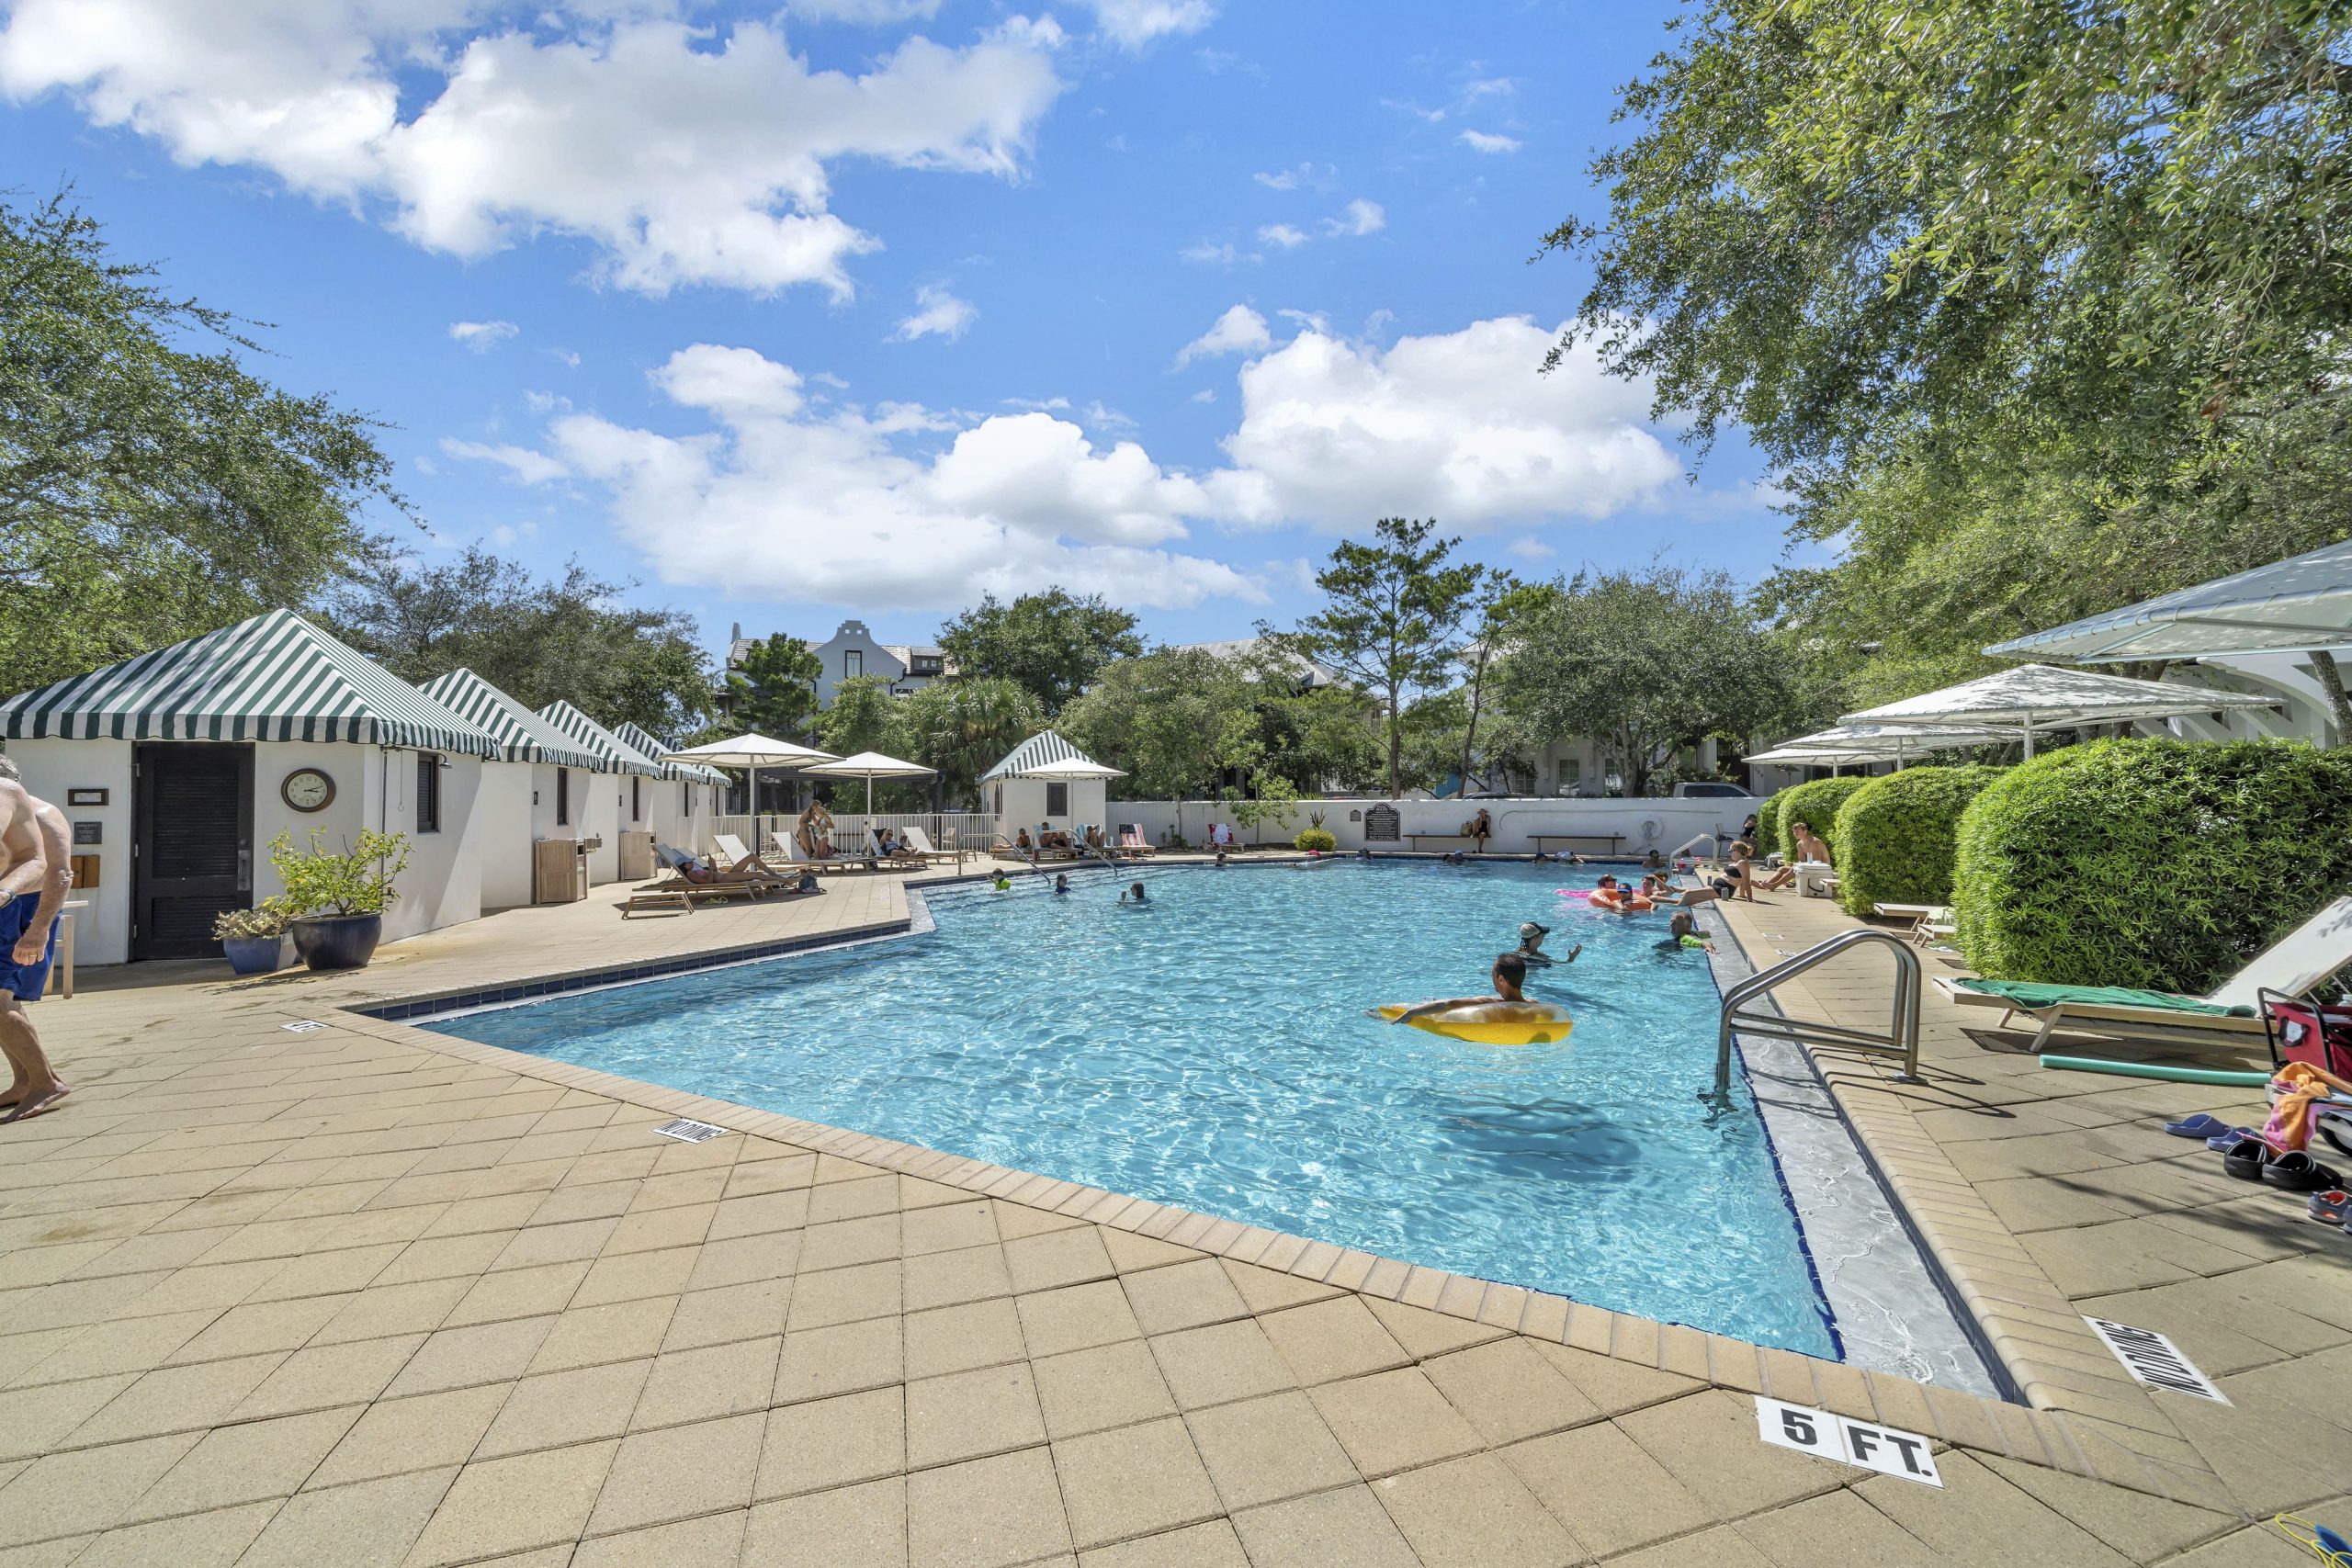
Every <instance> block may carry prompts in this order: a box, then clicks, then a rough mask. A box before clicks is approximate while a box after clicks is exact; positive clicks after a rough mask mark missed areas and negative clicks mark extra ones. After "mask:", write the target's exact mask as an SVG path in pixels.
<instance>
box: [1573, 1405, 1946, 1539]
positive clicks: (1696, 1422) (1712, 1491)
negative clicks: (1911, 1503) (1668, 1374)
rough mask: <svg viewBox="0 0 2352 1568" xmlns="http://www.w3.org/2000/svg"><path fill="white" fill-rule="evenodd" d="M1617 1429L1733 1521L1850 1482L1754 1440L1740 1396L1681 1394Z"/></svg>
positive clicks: (1828, 1466)
mask: <svg viewBox="0 0 2352 1568" xmlns="http://www.w3.org/2000/svg"><path fill="white" fill-rule="evenodd" d="M1661 1375H1663V1374H1661ZM1616 1424H1617V1426H1618V1427H1619V1428H1620V1429H1621V1430H1623V1432H1624V1434H1625V1435H1626V1436H1627V1437H1629V1438H1633V1439H1634V1442H1636V1443H1638V1444H1640V1445H1641V1446H1642V1448H1643V1450H1645V1452H1647V1453H1648V1454H1649V1456H1650V1457H1651V1458H1652V1459H1655V1460H1656V1461H1657V1462H1658V1463H1659V1464H1660V1465H1661V1466H1663V1467H1664V1468H1665V1469H1666V1470H1667V1472H1668V1473H1669V1474H1671V1475H1672V1476H1673V1477H1674V1478H1675V1479H1676V1480H1677V1481H1679V1482H1680V1483H1682V1484H1683V1485H1684V1486H1686V1487H1688V1488H1690V1489H1691V1492H1693V1493H1694V1494H1697V1495H1702V1496H1703V1497H1705V1498H1706V1499H1707V1500H1708V1501H1709V1502H1710V1503H1711V1504H1713V1505H1714V1506H1721V1507H1724V1508H1726V1509H1728V1510H1729V1511H1730V1512H1732V1513H1733V1514H1735V1515H1745V1514H1749V1513H1753V1512H1755V1511H1756V1510H1758V1509H1759V1508H1770V1507H1778V1506H1781V1505H1782V1504H1785V1503H1793V1502H1795V1501H1796V1500H1797V1499H1798V1498H1800V1497H1809V1496H1812V1495H1814V1494H1815V1493H1818V1492H1826V1491H1828V1490H1829V1489H1830V1488H1832V1487H1835V1486H1841V1485H1844V1484H1845V1483H1847V1482H1848V1481H1849V1480H1851V1479H1852V1472H1850V1471H1849V1470H1848V1468H1847V1467H1846V1466H1844V1465H1842V1464H1838V1463H1836V1462H1834V1461H1829V1460H1823V1459H1815V1458H1814V1457H1812V1456H1811V1455H1809V1454H1800V1453H1794V1452H1792V1451H1791V1450H1787V1449H1780V1448H1774V1447H1772V1446H1771V1445H1770V1444H1769V1443H1761V1442H1758V1441H1757V1439H1756V1408H1755V1404H1754V1402H1753V1401H1752V1400H1750V1399H1749V1398H1747V1396H1746V1395H1744V1394H1733V1393H1725V1392H1723V1391H1721V1390H1711V1391H1707V1392H1702V1393H1690V1394H1685V1395H1683V1396H1682V1397H1681V1398H1679V1399H1676V1400H1671V1401H1669V1402H1668V1403H1667V1404H1653V1405H1649V1406H1646V1407H1645V1408H1643V1409H1640V1410H1634V1411H1631V1412H1628V1413H1627V1414H1625V1415H1623V1416H1618V1417H1616ZM1904 1484H1906V1485H1907V1484H1910V1483H1904Z"/></svg>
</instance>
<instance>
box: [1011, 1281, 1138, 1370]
mask: <svg viewBox="0 0 2352 1568" xmlns="http://www.w3.org/2000/svg"><path fill="white" fill-rule="evenodd" d="M1013 1304H1014V1306H1015V1307H1017V1308H1018V1309H1019V1311H1020V1314H1021V1336H1022V1338H1023V1340H1024V1341H1025V1342H1026V1343H1027V1345H1028V1347H1029V1353H1030V1354H1031V1355H1032V1356H1055V1355H1059V1354H1061V1353H1062V1352H1063V1351H1065V1350H1083V1349H1086V1348H1089V1347H1091V1346H1095V1345H1108V1344H1110V1343H1111V1342H1112V1341H1114V1340H1117V1339H1140V1338H1142V1337H1143V1329H1142V1326H1141V1325H1138V1324H1137V1323H1136V1314H1134V1312H1133V1311H1131V1310H1130V1309H1129V1308H1128V1305H1127V1297H1126V1292H1124V1291H1123V1290H1121V1289H1120V1287H1119V1284H1118V1281H1116V1280H1097V1281H1095V1282H1094V1283H1092V1284H1088V1285H1069V1286H1065V1287H1063V1288H1062V1289H1060V1290H1057V1291H1037V1292H1031V1293H1029V1294H1026V1295H1022V1296H1019V1297H1016V1298H1014V1302H1013Z"/></svg>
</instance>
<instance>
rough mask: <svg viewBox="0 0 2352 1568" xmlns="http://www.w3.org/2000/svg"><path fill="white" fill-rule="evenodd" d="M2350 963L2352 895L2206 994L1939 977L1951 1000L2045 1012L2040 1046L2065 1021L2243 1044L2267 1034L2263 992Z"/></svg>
mask: <svg viewBox="0 0 2352 1568" xmlns="http://www.w3.org/2000/svg"><path fill="white" fill-rule="evenodd" d="M2347 964H2352V897H2347V898H2338V899H2336V900H2335V902H2334V903H2331V904H2329V905H2328V906H2327V907H2326V908H2323V909H2321V910H2320V911H2319V912H2318V913H2317V914H2315V915H2313V916H2312V918H2311V919H2308V920H2305V921H2304V922H2303V923H2302V924H2301V925H2300V926H2297V927H2296V928H2295V929H2294V930H2293V931H2289V932H2288V933H2287V934H2286V935H2285V936H2283V937H2280V938H2279V939H2278V941H2277V942H2272V943H2271V944H2270V945H2269V946H2268V947H2267V948H2266V949H2264V950H2263V951H2262V952H2261V953H2256V955H2255V957H2254V958H2253V960H2252V961H2251V962H2249V963H2248V964H2246V966H2245V968H2243V969H2241V970H2239V971H2238V972H2237V973H2236V974H2235V975H2233V976H2230V977H2229V978H2228V979H2227V980H2225V981H2223V982H2222V984H2221V985H2219V986H2217V987H2214V988H2213V990H2212V991H2211V993H2210V994H2208V995H2206V996H2202V997H2184V996H2178V995H2176V994H2174V993H2172V992H2170V991H2143V990H2135V989H2132V988H2130V987H2121V986H2049V985H2039V984H2035V983H2033V982H2030V981H2021V980H1978V979H1939V980H1937V981H1936V982H1935V985H1936V988H1937V989H1938V990H1939V991H1941V992H1942V993H1943V994H1944V997H1945V998H1946V999H1947V1000H1950V1001H1951V1002H1954V1003H1957V1004H1958V1005H1960V1006H1962V1007H1975V1008H1999V1009H2000V1010H2001V1016H2002V1019H2003V1021H2007V1019H2008V1018H2010V1017H2011V1016H2013V1015H2015V1014H2017V1013H2025V1014H2027V1015H2028V1016H2030V1017H2032V1018H2037V1019H2040V1020H2041V1032H2040V1033H2038V1034H2036V1035H2035V1036H2034V1040H2033V1048H2034V1049H2035V1050H2036V1051H2040V1050H2041V1049H2043V1048H2044V1046H2046V1045H2047V1044H2048V1043H2049V1040H2050V1036H2051V1035H2052V1033H2053V1032H2057V1031H2058V1030H2062V1029H2064V1030H2067V1031H2070V1032H2075V1033H2077V1034H2098V1035H2104V1036H2107V1037H2109V1038H2111V1039H2121V1040H2153V1041H2161V1042H2164V1043H2168V1044H2179V1045H2221V1046H2246V1045H2258V1044H2261V1043H2263V1042H2264V1041H2265V1040H2266V1039H2267V1035H2266V1033H2265V1032H2264V1029H2263V1024H2262V1016H2261V1002H2262V998H2261V993H2262V992H2264V991H2266V990H2267V991H2278V992H2281V993H2283V994H2285V995H2287V996H2290V997H2300V996H2302V995H2303V994H2304V993H2306V992H2308V991H2310V990H2311V989H2312V987H2315V986H2317V985H2318V984H2319V983H2320V982H2321V981H2323V980H2324V979H2326V978H2327V977H2328V976H2330V975H2333V974H2335V972H2336V971H2337V970H2339V969H2342V968H2344V967H2345V966H2346V965H2347Z"/></svg>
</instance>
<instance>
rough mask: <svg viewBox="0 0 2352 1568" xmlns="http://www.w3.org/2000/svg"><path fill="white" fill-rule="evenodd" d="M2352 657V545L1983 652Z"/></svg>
mask: <svg viewBox="0 0 2352 1568" xmlns="http://www.w3.org/2000/svg"><path fill="white" fill-rule="evenodd" d="M2322 649H2327V650H2332V649H2343V650H2346V651H2352V541H2346V543H2343V544H2340V545H2326V546H2323V547H2320V548H2319V549H2316V550H2311V551H2307V552H2306V553H2304V554H2302V555H2300V556H2290V557H2289V558H2286V559H2285V560H2282V561H2273V562H2272V563H2271V564H2270V565H2268V566H2258V567H2256V568H2255V569H2254V570H2252V571H2241V572H2239V573H2237V574H2236V575H2235V576H2233V577H2223V578H2217V579H2215V580H2214V581H2211V582H2200V583H2199V584H2198V585H2197V586H2196V587H2194V588H2184V589H2181V590H2180V591H2178V592H2174V593H2166V594H2164V595H2162V596H2160V597H2158V598H2154V599H2151V600H2148V601H2147V602H2146V603H2145V604H2127V605H2125V606H2124V607H2123V608H2122V609H2120V610H2109V611H2108V612H2107V613H2106V614H2105V615H2090V616H2086V617H2085V618H2084V619H2082V620H2079V621H2070V622H2068V623H2067V624H2066V625H2064V626H2053V627H2052V628H2051V629H2050V630H2049V631H2046V632H2035V633H2034V634H2033V635H2032V636H2030V637H2017V638H2013V639H2012V640H2010V641H2008V642H2004V643H1999V644H1996V645H1995V646H1994V647H1991V648H1988V649H1985V652H1987V653H1990V654H1995V655H1998V656H2001V657H2005V658H2012V659H2027V658H2031V659H2064V660H2070V661H2072V662H2074V663H2076V664H2113V663H2120V662H2122V661H2123V660H2134V659H2190V658H2199V657H2220V656H2224V655H2228V654H2233V653H2240V654H2243V653H2284V652H2306V651H2312V650H2322Z"/></svg>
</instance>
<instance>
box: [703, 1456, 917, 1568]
mask: <svg viewBox="0 0 2352 1568" xmlns="http://www.w3.org/2000/svg"><path fill="white" fill-rule="evenodd" d="M743 1560H744V1561H745V1562H749V1563H755V1564H757V1565H758V1568H845V1565H847V1564H852V1563H854V1564H856V1565H857V1568H906V1562H907V1483H906V1482H905V1480H904V1479H902V1478H901V1477H899V1476H895V1475H893V1476H888V1477H886V1478H884V1479H883V1480H880V1481H869V1482H866V1483H863V1484H861V1485H856V1486H840V1487H835V1488H834V1489H833V1490H831V1491H830V1492H812V1493H809V1494H807V1495H802V1496H797V1497H785V1498H779V1499H777V1500H776V1501H775V1502H771V1503H761V1504H759V1505H757V1506H754V1507H753V1508H752V1514H751V1522H750V1524H749V1525H748V1527H747V1528H746V1529H745V1530H744V1532H743Z"/></svg>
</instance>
